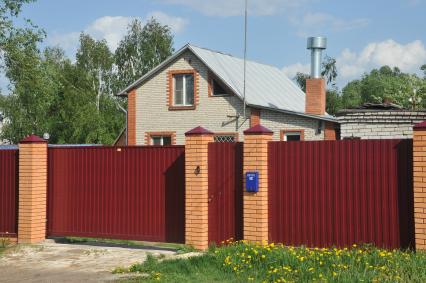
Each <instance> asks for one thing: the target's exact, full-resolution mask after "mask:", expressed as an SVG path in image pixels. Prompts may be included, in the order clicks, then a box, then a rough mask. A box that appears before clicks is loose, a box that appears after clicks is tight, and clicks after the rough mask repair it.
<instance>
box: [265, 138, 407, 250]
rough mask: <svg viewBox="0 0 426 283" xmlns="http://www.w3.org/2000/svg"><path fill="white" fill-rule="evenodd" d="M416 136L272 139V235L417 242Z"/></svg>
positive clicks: (294, 239) (320, 243) (312, 241)
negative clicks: (414, 217)
mask: <svg viewBox="0 0 426 283" xmlns="http://www.w3.org/2000/svg"><path fill="white" fill-rule="evenodd" d="M413 215H414V212H413V190H412V141H411V140H348V141H321V142H270V143H269V231H270V235H269V237H270V240H271V241H273V242H281V243H284V244H285V245H296V246H297V245H307V246H316V247H324V246H339V247H341V246H349V245H352V244H354V243H357V244H358V243H372V244H374V245H376V246H381V247H388V248H399V247H403V248H405V247H409V246H412V244H413V237H414V220H413Z"/></svg>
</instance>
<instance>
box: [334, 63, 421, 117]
mask: <svg viewBox="0 0 426 283" xmlns="http://www.w3.org/2000/svg"><path fill="white" fill-rule="evenodd" d="M425 83H426V81H425V80H424V79H422V78H419V77H418V76H417V75H415V74H408V73H403V72H401V70H399V69H398V68H393V69H392V68H390V67H389V66H383V67H381V68H379V69H373V70H372V71H371V72H370V73H366V74H364V75H363V76H362V78H361V79H360V80H356V81H353V82H350V83H348V84H347V86H346V87H344V88H343V90H342V99H343V105H344V106H345V107H354V106H357V105H360V104H363V103H366V102H371V103H381V102H383V101H384V100H390V101H391V102H393V103H395V104H398V105H401V106H403V107H405V108H408V109H419V108H423V107H424V103H425V102H424V101H425V95H426V92H425V90H426V88H425Z"/></svg>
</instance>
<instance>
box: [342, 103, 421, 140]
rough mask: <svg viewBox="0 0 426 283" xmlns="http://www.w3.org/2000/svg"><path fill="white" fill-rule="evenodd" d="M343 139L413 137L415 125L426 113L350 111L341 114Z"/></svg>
mask: <svg viewBox="0 0 426 283" xmlns="http://www.w3.org/2000/svg"><path fill="white" fill-rule="evenodd" d="M338 120H339V122H340V136H341V138H342V139H343V138H350V137H357V138H361V139H401V138H412V137H413V125H414V124H416V123H419V122H422V121H424V120H426V111H371V110H370V111H356V110H353V111H349V112H343V113H340V114H339V116H338Z"/></svg>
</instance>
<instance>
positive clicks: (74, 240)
mask: <svg viewBox="0 0 426 283" xmlns="http://www.w3.org/2000/svg"><path fill="white" fill-rule="evenodd" d="M59 240H60V241H65V242H67V243H70V244H83V243H104V244H113V245H121V246H129V247H141V248H163V249H170V250H175V251H176V252H177V253H179V254H181V253H188V252H192V251H195V249H194V248H193V247H191V246H187V245H183V244H173V243H157V242H155V243H153V242H144V241H130V240H117V239H101V238H82V237H65V238H62V239H59Z"/></svg>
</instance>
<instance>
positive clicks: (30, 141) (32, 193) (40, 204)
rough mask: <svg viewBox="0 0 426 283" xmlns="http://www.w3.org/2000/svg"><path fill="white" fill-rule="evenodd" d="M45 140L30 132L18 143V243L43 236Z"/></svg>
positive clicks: (40, 238)
mask: <svg viewBox="0 0 426 283" xmlns="http://www.w3.org/2000/svg"><path fill="white" fill-rule="evenodd" d="M46 205H47V141H46V140H44V139H41V138H39V137H38V136H35V135H31V136H28V137H26V138H24V139H23V140H21V141H20V143H19V210H18V242H19V243H36V242H40V241H43V240H44V239H45V238H46Z"/></svg>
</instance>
